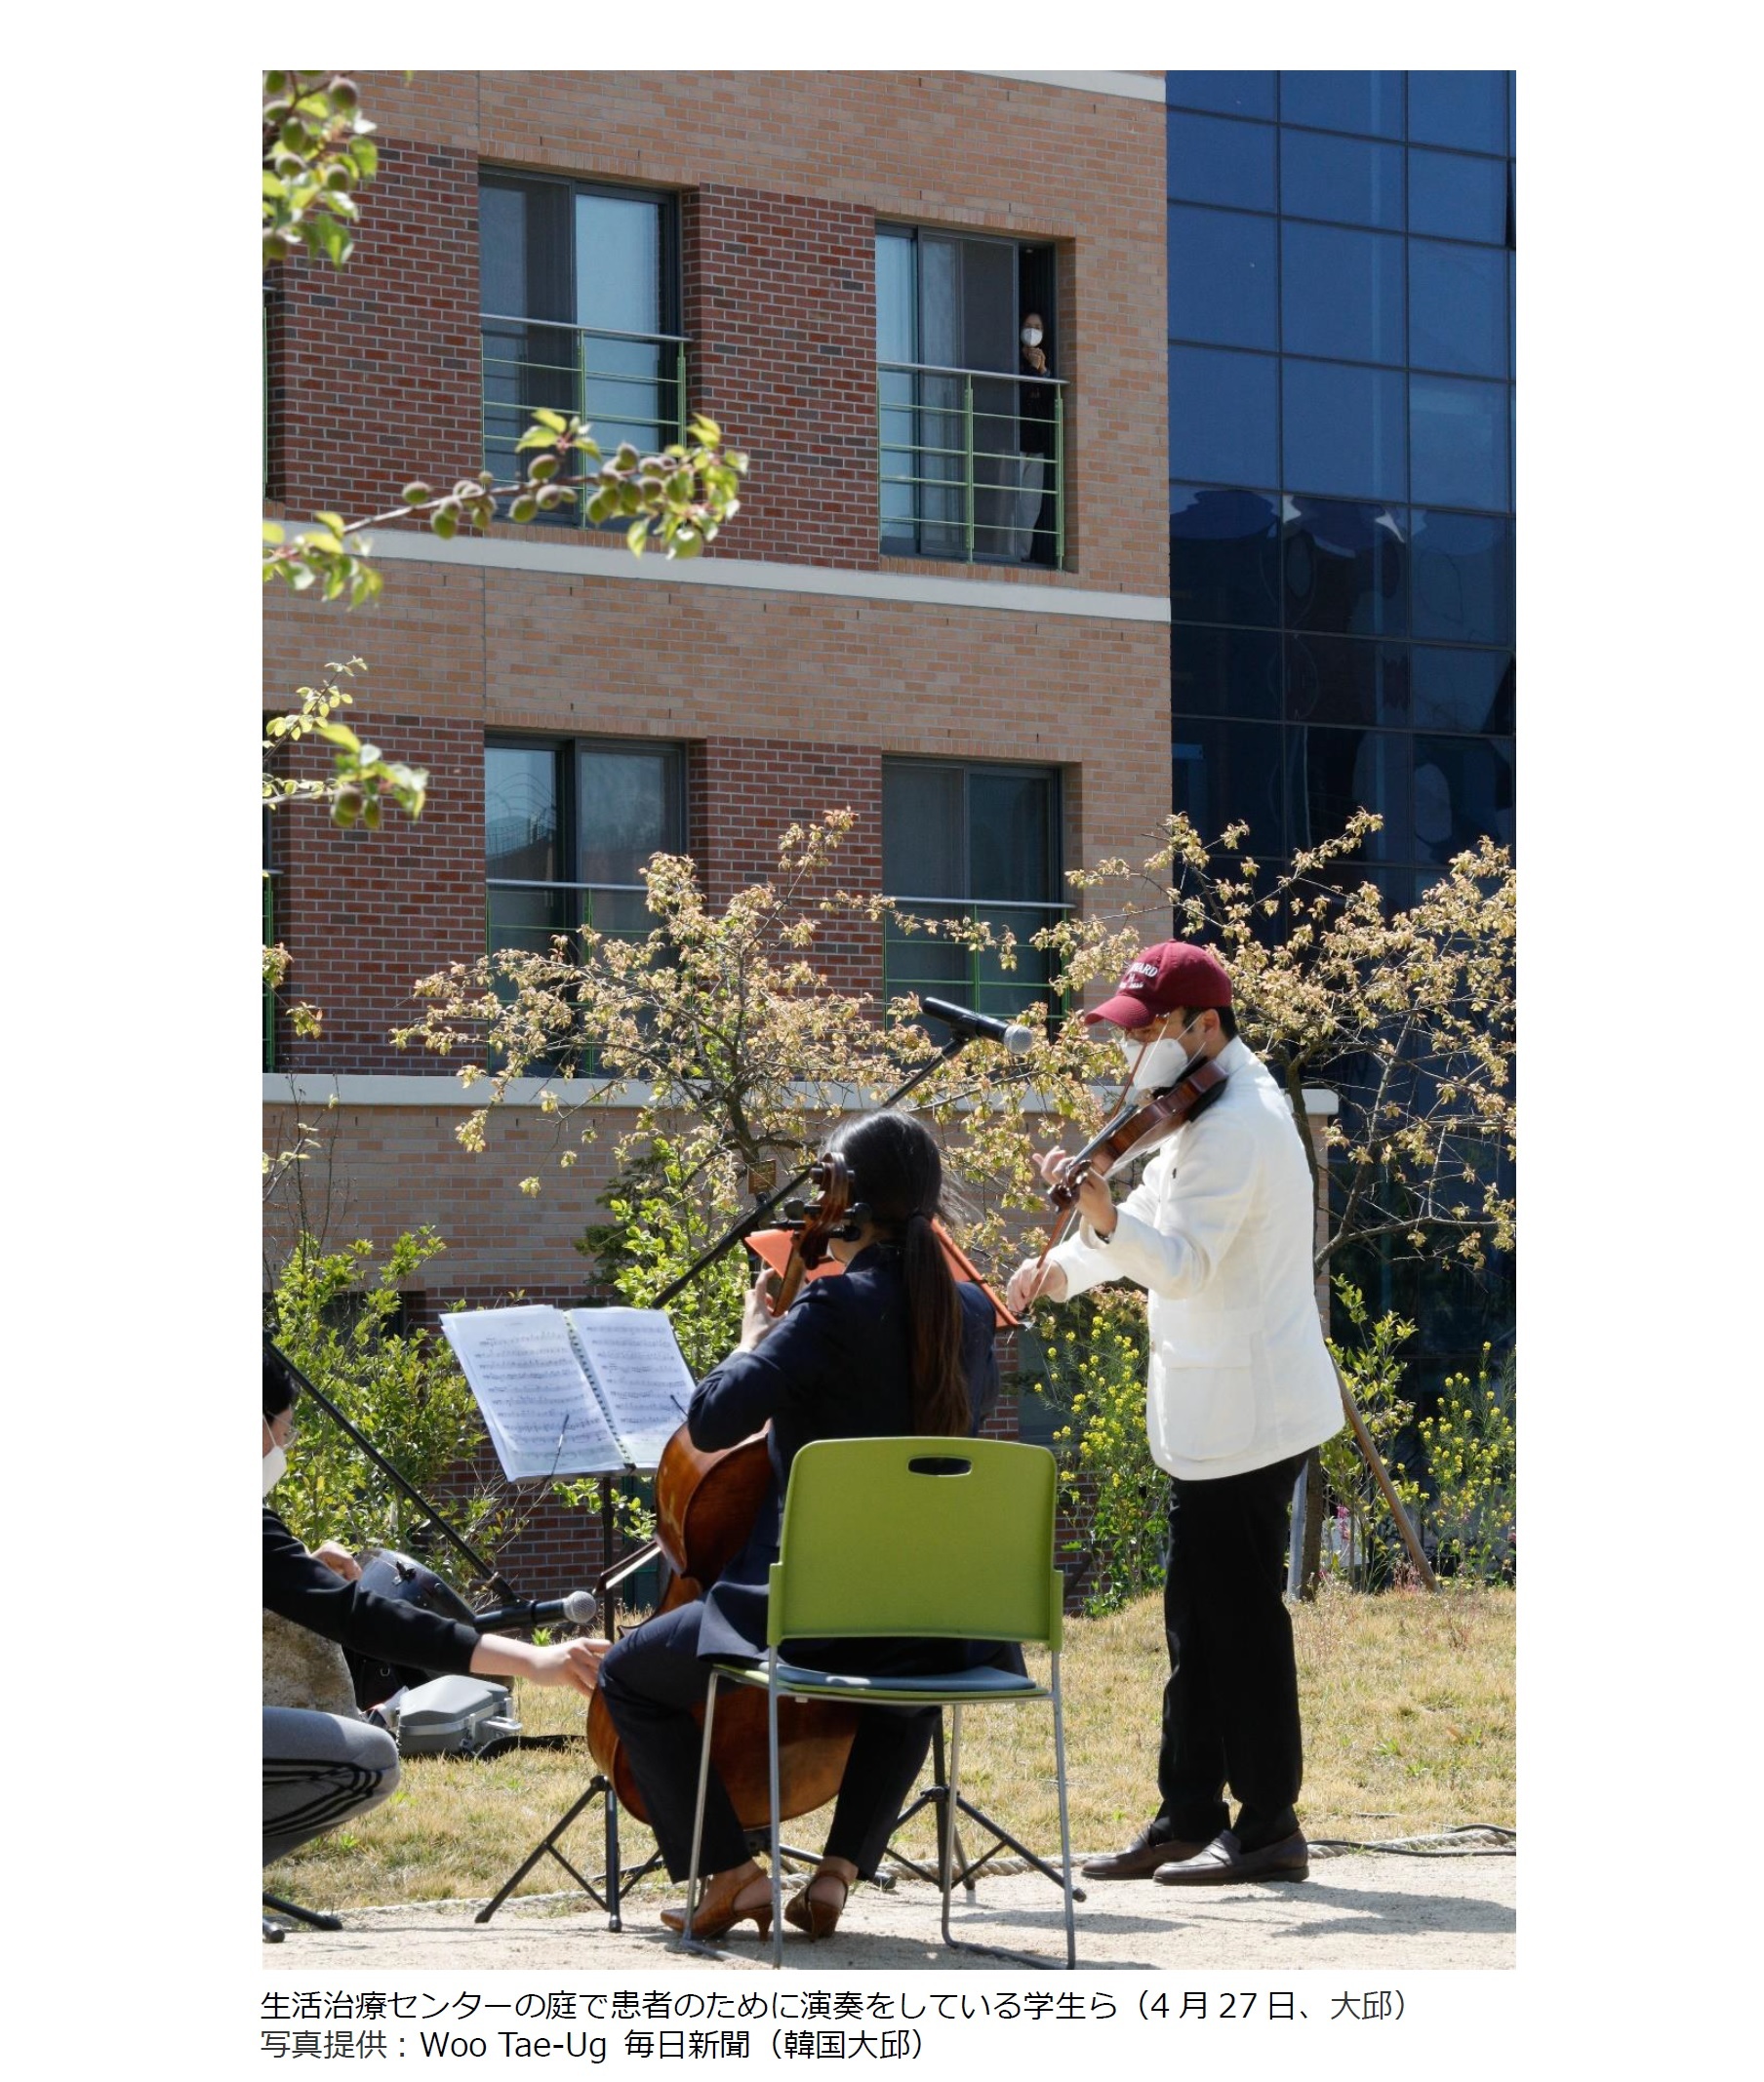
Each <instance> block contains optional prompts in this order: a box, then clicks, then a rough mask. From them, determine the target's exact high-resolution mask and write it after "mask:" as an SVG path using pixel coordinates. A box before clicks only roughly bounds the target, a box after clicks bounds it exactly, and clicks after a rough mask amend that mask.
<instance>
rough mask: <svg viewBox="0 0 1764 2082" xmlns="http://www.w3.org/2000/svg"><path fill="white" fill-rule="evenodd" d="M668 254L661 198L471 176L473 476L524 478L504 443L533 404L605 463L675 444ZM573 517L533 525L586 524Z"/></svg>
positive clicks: (682, 402)
mask: <svg viewBox="0 0 1764 2082" xmlns="http://www.w3.org/2000/svg"><path fill="white" fill-rule="evenodd" d="M677 244H678V242H677V235H676V223H675V212H674V205H673V198H672V197H671V196H667V195H654V194H646V193H645V192H643V191H642V190H641V189H634V188H624V189H621V188H602V187H590V186H587V185H585V184H583V183H582V182H580V181H568V180H542V179H540V178H537V177H533V176H527V175H518V176H517V175H512V174H501V173H497V174H492V173H486V174H484V175H483V176H482V177H481V179H480V180H479V184H478V245H479V277H478V278H479V284H480V298H481V305H482V309H481V315H480V318H479V325H480V327H481V330H482V345H483V360H484V392H483V423H484V466H485V467H486V468H487V469H490V470H494V471H495V472H496V474H497V477H498V479H499V481H505V480H507V479H509V478H512V477H519V476H520V475H521V474H522V473H523V469H524V458H522V457H521V456H520V455H519V453H518V452H517V449H516V446H515V444H516V443H517V442H518V441H519V439H520V437H521V435H522V434H523V433H524V432H525V431H526V429H527V426H528V424H529V423H530V421H531V420H532V416H533V414H534V413H535V412H536V411H538V410H540V409H541V407H548V408H549V409H550V410H551V411H553V412H562V413H575V414H577V415H578V416H579V417H580V418H581V419H583V420H588V421H589V422H590V423H591V425H592V427H593V431H594V438H595V440H596V441H597V442H599V444H600V447H601V450H602V452H603V453H604V454H606V455H609V456H610V455H612V454H613V452H614V451H615V450H616V449H617V448H618V447H619V445H620V443H621V442H622V441H628V442H629V443H630V444H631V445H632V447H633V448H636V449H638V450H639V451H641V452H642V453H643V454H645V455H648V454H651V453H652V452H654V451H656V450H658V449H662V448H665V447H667V446H668V444H669V443H670V442H674V441H679V440H682V439H683V438H684V436H685V422H686V340H685V337H684V335H683V334H682V333H681V332H680V330H679V293H678V273H679V267H678V257H677ZM584 506H585V500H581V499H579V500H577V502H576V503H575V504H574V505H569V506H563V507H560V508H558V509H557V510H556V512H555V513H554V514H552V515H549V516H545V517H546V518H548V519H552V520H556V521H561V522H562V523H563V524H565V525H574V526H578V527H581V526H585V525H587V523H586V522H585V520H584V517H583V512H584ZM608 525H609V526H612V525H622V524H620V523H609V524H608Z"/></svg>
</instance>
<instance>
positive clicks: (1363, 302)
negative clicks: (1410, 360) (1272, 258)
mask: <svg viewBox="0 0 1764 2082" xmlns="http://www.w3.org/2000/svg"><path fill="white" fill-rule="evenodd" d="M1280 324H1281V344H1282V345H1283V346H1284V347H1285V349H1286V351H1287V352H1288V353H1289V354H1317V355H1325V356H1330V357H1338V358H1340V359H1342V360H1345V361H1378V362H1400V361H1401V360H1402V358H1403V241H1402V240H1401V239H1399V238H1390V237H1386V236H1385V235H1384V234H1383V233H1382V232H1377V231H1337V230H1335V229H1333V228H1332V227H1331V226H1329V225H1327V224H1293V223H1289V224H1288V225H1287V226H1286V229H1285V232H1284V234H1283V236H1282V240H1281V250H1280Z"/></svg>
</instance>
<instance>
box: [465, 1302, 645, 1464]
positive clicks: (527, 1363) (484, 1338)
mask: <svg viewBox="0 0 1764 2082" xmlns="http://www.w3.org/2000/svg"><path fill="white" fill-rule="evenodd" d="M441 1328H442V1330H443V1331H444V1332H445V1333H446V1335H447V1341H448V1343H449V1344H451V1345H452V1346H453V1348H454V1352H455V1355H456V1356H457V1357H458V1359H459V1361H460V1364H461V1367H462V1368H463V1369H464V1373H465V1379H466V1380H467V1381H468V1382H469V1383H470V1384H471V1391H472V1393H473V1394H474V1395H475V1396H476V1397H477V1399H478V1408H479V1409H480V1410H482V1411H483V1413H484V1421H485V1423H486V1424H487V1426H488V1427H489V1431H490V1438H491V1443H492V1444H493V1445H494V1446H495V1447H496V1450H497V1459H498V1460H499V1461H501V1463H502V1472H503V1473H504V1474H505V1475H506V1476H507V1477H508V1479H509V1480H510V1481H511V1482H513V1481H518V1480H520V1479H521V1477H523V1476H527V1475H550V1474H559V1475H596V1474H608V1473H612V1472H615V1471H617V1470H620V1469H622V1468H623V1466H624V1464H625V1461H624V1455H623V1453H622V1451H621V1448H620V1444H619V1441H618V1440H617V1439H616V1438H615V1437H614V1436H613V1433H612V1430H611V1428H610V1427H609V1426H608V1423H607V1421H606V1419H605V1417H604V1416H603V1415H602V1414H601V1411H600V1408H599V1406H598V1404H597V1403H596V1402H595V1399H594V1395H593V1392H592V1390H591V1389H590V1388H589V1386H588V1383H587V1381H586V1380H585V1378H584V1377H583V1374H582V1370H581V1360H580V1359H579V1358H578V1357H577V1356H576V1351H575V1348H574V1346H573V1345H572V1344H571V1342H570V1332H569V1327H568V1326H567V1324H566V1323H565V1322H564V1319H563V1317H562V1316H561V1315H560V1314H559V1313H558V1311H557V1310H556V1309H555V1308H547V1307H544V1306H542V1305H536V1306H532V1307H525V1308H480V1309H472V1310H468V1311H465V1312H457V1313H454V1314H450V1315H444V1316H443V1317H442V1318H441ZM677 1356H678V1355H677V1354H676V1357H677ZM670 1428H671V1427H670ZM560 1442H561V1443H560Z"/></svg>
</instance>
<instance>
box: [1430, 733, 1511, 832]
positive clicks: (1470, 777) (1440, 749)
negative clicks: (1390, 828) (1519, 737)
mask: <svg viewBox="0 0 1764 2082" xmlns="http://www.w3.org/2000/svg"><path fill="white" fill-rule="evenodd" d="M1484 832H1486V833H1487V834H1488V836H1489V837H1490V838H1492V839H1494V840H1495V841H1496V842H1497V843H1498V844H1500V845H1503V846H1510V845H1511V844H1512V842H1513V747H1512V741H1511V740H1510V739H1507V738H1417V739H1416V741H1415V855H1414V858H1415V859H1416V860H1418V861H1449V860H1451V859H1452V857H1453V856H1454V855H1455V854H1460V853H1463V852H1464V851H1466V850H1467V849H1468V848H1469V847H1471V846H1473V845H1475V843H1476V841H1477V840H1478V839H1479V838H1480V837H1481V836H1482V835H1483V833H1484Z"/></svg>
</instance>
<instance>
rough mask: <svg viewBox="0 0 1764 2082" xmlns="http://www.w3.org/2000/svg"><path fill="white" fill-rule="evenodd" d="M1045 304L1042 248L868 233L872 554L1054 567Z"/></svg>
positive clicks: (1047, 268) (1055, 418) (1060, 419)
mask: <svg viewBox="0 0 1764 2082" xmlns="http://www.w3.org/2000/svg"><path fill="white" fill-rule="evenodd" d="M1056 301H1057V300H1056V296H1055V280H1054V253H1053V248H1052V247H1051V246H1020V245H1018V244H1016V243H1014V242H1013V241H1011V240H1009V239H994V238H964V237H957V236H956V235H955V234H953V233H950V232H942V231H929V230H909V229H904V228H902V227H900V226H896V225H885V226H882V227H879V228H878V230H877V233H876V388H877V408H878V413H879V418H880V424H881V442H880V451H881V452H880V463H881V470H880V475H881V525H882V548H883V551H884V553H885V554H888V555H891V556H928V557H949V558H953V559H955V560H957V561H959V562H962V563H969V564H972V563H995V564H1031V563H1032V564H1050V565H1054V566H1059V565H1061V564H1062V563H1063V561H1064V553H1065V481H1064V480H1065V473H1064V460H1065V409H1066V408H1065V399H1064V384H1063V383H1062V380H1061V378H1060V375H1059V366H1060V364H1059V339H1058V334H1057V331H1056V327H1057V323H1058V320H1057V314H1056ZM1031 320H1032V321H1034V323H1033V326H1032V327H1031V326H1030V325H1029V324H1027V323H1025V321H1031ZM1028 330H1035V331H1038V332H1039V334H1040V339H1039V340H1036V341H1035V342H1033V343H1032V344H1031V343H1027V342H1025V341H1024V340H1022V334H1023V333H1024V332H1025V331H1028Z"/></svg>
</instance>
